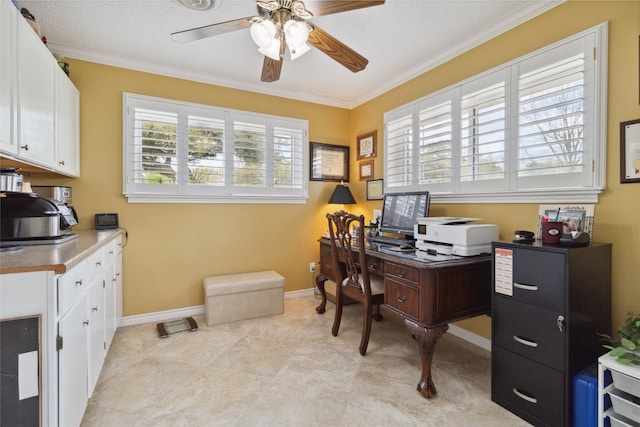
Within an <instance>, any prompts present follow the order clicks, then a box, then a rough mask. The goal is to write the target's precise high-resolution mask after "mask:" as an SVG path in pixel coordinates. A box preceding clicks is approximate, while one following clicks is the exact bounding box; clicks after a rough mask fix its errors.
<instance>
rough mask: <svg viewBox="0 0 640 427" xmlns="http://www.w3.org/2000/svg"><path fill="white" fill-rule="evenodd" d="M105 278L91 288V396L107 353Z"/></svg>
mask: <svg viewBox="0 0 640 427" xmlns="http://www.w3.org/2000/svg"><path fill="white" fill-rule="evenodd" d="M104 282H105V281H104V278H103V277H102V276H101V277H98V278H97V279H96V280H95V281H94V282H93V283H92V284H91V287H90V288H89V396H91V394H92V393H93V389H94V388H95V386H96V383H97V382H98V376H100V369H102V364H103V362H104V357H105V354H106V351H107V350H106V345H105V303H104Z"/></svg>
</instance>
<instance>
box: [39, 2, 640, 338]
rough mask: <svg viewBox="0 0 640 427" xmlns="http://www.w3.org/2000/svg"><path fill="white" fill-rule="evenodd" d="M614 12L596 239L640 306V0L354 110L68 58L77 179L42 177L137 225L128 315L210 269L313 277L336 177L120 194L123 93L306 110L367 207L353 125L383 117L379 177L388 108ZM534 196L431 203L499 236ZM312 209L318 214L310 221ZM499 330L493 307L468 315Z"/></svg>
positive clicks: (551, 25)
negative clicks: (485, 313) (495, 228)
mask: <svg viewBox="0 0 640 427" xmlns="http://www.w3.org/2000/svg"><path fill="white" fill-rule="evenodd" d="M603 21H609V23H610V27H609V29H610V32H609V102H608V111H609V119H608V150H607V186H608V188H607V190H606V191H605V192H604V193H603V195H602V196H601V198H600V203H599V204H598V205H597V206H596V219H595V230H594V238H595V240H599V241H608V242H612V243H613V301H614V302H613V309H614V324H617V323H619V322H620V321H621V319H622V317H623V315H624V313H625V312H626V311H627V310H631V309H635V310H640V292H639V289H638V278H639V277H640V267H638V264H639V261H640V248H639V245H640V219H639V218H640V184H624V185H622V184H620V183H619V159H620V148H619V123H620V122H621V121H626V120H632V119H637V118H640V107H639V104H638V103H639V100H638V95H639V88H638V34H639V33H640V2H628V1H621V2H612V1H603V2H596V1H594V2H591V1H589V2H578V1H571V2H569V3H565V4H563V5H561V6H558V7H556V8H555V9H552V10H551V11H549V12H547V13H545V14H543V15H541V16H540V17H538V18H536V19H533V20H532V21H530V22H528V23H525V24H523V25H521V26H520V27H518V28H516V29H514V30H512V31H510V32H508V33H506V34H504V35H502V36H499V37H497V38H496V39H494V40H492V41H490V42H488V43H485V44H484V45H482V46H479V47H478V48H476V49H474V50H472V51H470V52H468V53H465V54H463V55H461V56H459V57H457V58H455V59H453V60H451V61H449V62H448V63H446V64H444V65H442V66H440V67H438V68H436V69H434V70H432V71H430V72H427V73H425V74H424V75H422V76H419V77H418V78H416V79H414V80H412V81H410V82H407V83H406V84H403V85H401V86H400V87H398V88H396V89H393V90H391V91H389V92H387V93H385V94H383V95H382V96H380V97H378V98H376V99H374V100H372V101H370V102H367V103H365V104H364V105H362V106H359V107H357V108H355V109H353V110H351V111H348V110H344V109H339V108H333V107H326V106H321V105H316V104H311V103H305V102H298V101H292V100H286V99H282V98H275V97H271V96H264V95H258V94H255V93H248V92H243V91H238V90H233V89H226V88H221V87H216V86H210V85H205V84H200V83H194V82H189V81H185V80H178V79H173V78H168V77H162V76H157V75H152V74H146V73H140V72H135V71H129V70H123V69H119V68H114V67H108V66H102V65H97V64H93V63H89V62H83V61H71V79H72V80H73V81H74V83H75V84H76V86H77V87H78V89H79V90H80V93H81V161H82V176H81V178H79V179H73V180H72V179H57V180H56V179H44V178H38V177H32V182H34V183H46V184H62V185H70V186H72V187H73V199H74V204H75V205H76V207H77V208H78V210H79V213H80V221H81V222H80V226H81V228H92V227H93V214H94V213H97V212H111V211H113V212H118V213H119V214H120V221H121V225H122V226H123V227H126V228H127V230H128V232H129V244H128V245H127V247H126V248H125V252H124V253H125V255H124V277H125V284H124V314H125V315H135V314H143V313H148V312H155V311H160V310H168V309H176V308H183V307H189V306H195V305H200V304H203V294H202V286H201V281H202V278H203V277H204V276H206V275H213V274H225V273H232V272H239V271H252V270H253V271H255V270H262V269H275V270H277V271H279V272H280V273H281V274H283V275H284V276H285V279H286V288H285V290H286V291H294V290H301V289H308V288H310V287H311V286H312V282H311V275H310V274H309V273H308V264H309V262H311V261H317V259H318V254H317V243H316V238H317V236H319V235H320V234H321V233H322V232H323V230H324V228H325V223H324V218H323V215H324V213H325V212H327V211H328V210H330V209H331V208H330V207H329V206H328V205H327V204H326V201H327V200H328V198H329V196H330V194H331V191H332V190H333V188H334V186H335V183H330V182H310V188H309V193H310V198H309V201H308V203H307V204H304V205H233V204H222V205H218V204H177V205H172V204H128V203H127V201H126V199H125V198H124V196H122V92H133V93H139V94H144V95H150V96H158V97H166V98H172V99H180V100H185V101H190V102H196V103H202V104H210V105H217V106H225V107H229V108H236V109H240V110H251V111H257V112H262V113H269V114H276V115H283V116H290V117H296V118H302V119H307V120H309V128H310V135H309V136H310V138H309V139H310V140H311V141H315V142H324V143H331V144H340V145H348V144H351V147H352V150H351V153H352V162H351V184H350V187H351V189H352V191H353V192H354V195H355V197H356V199H357V200H358V201H359V202H360V203H359V205H358V207H357V208H354V209H350V210H352V211H354V212H356V213H364V214H365V215H366V216H367V217H369V216H370V214H371V211H372V209H374V208H379V207H380V202H366V200H365V199H366V197H365V186H364V183H363V182H359V181H358V176H357V174H358V170H357V161H356V160H355V137H356V135H358V134H360V133H363V132H368V131H370V130H373V129H377V130H378V157H377V158H376V159H375V177H376V178H382V170H383V163H382V162H383V158H382V139H383V134H382V129H383V122H382V120H383V117H382V116H383V113H384V112H385V111H388V110H390V109H392V108H395V107H397V106H399V105H402V104H405V103H407V102H410V101H412V100H414V99H417V98H420V97H422V96H424V95H426V94H428V93H431V92H434V91H436V90H438V89H441V88H443V87H446V86H449V85H451V84H453V83H455V82H457V81H460V80H463V79H465V78H467V77H469V76H472V75H474V74H477V73H480V72H482V71H484V70H487V69H490V68H492V67H495V66H497V65H500V64H502V63H504V62H506V61H509V60H511V59H514V58H517V57H519V56H521V55H524V54H526V53H528V52H530V51H533V50H535V49H538V48H540V47H543V46H545V45H548V44H550V43H553V42H555V41H557V40H560V39H562V38H564V37H567V36H570V35H572V34H575V33H577V32H579V31H582V30H584V29H587V28H590V27H592V26H594V25H597V24H599V23H601V22H603ZM537 210H538V205H537V204H491V205H469V204H448V205H444V204H435V205H433V206H432V211H431V215H436V216H441V215H459V216H478V217H482V218H484V219H485V221H486V222H490V223H495V224H498V225H499V227H500V230H501V232H500V237H501V238H503V239H510V238H511V236H512V234H513V231H514V230H516V229H532V230H535V227H536V217H537ZM310 219H311V220H310ZM460 325H462V326H463V327H465V328H466V329H468V330H470V331H472V332H475V333H478V334H480V335H482V336H485V337H489V336H490V330H489V320H488V319H487V318H485V317H481V318H476V319H470V320H468V321H465V322H461V323H460Z"/></svg>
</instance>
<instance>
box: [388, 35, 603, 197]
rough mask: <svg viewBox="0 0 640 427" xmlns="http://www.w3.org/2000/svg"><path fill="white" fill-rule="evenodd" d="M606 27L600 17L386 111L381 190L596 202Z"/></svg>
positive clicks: (600, 175) (600, 185)
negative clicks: (594, 24) (543, 45)
mask: <svg viewBox="0 0 640 427" xmlns="http://www.w3.org/2000/svg"><path fill="white" fill-rule="evenodd" d="M606 31H607V25H606V24H602V25H599V26H597V27H594V28H592V29H590V30H587V31H584V32H583V33H581V34H578V35H575V36H573V37H570V38H568V39H565V40H562V41H560V42H558V43H556V44H554V45H552V46H550V47H547V48H543V49H541V50H539V51H537V52H534V53H532V54H530V55H527V56H526V57H523V58H520V59H516V60H514V61H512V62H511V63H509V64H505V65H503V66H500V67H497V68H495V69H494V70H490V71H488V72H485V73H483V74H481V75H478V76H474V77H472V78H469V79H467V80H465V81H464V82H460V83H458V84H456V85H453V86H451V87H448V88H445V89H442V90H441V91H439V92H437V93H434V94H431V95H428V96H426V97H424V98H421V99H419V100H417V101H414V102H412V103H410V104H407V105H404V106H400V107H398V108H397V109H395V110H392V111H390V112H387V113H385V115H384V122H385V139H384V150H385V165H384V179H385V182H384V184H385V192H387V193H393V192H396V193H397V192H402V191H409V190H412V191H413V190H428V191H430V192H431V194H432V196H435V197H434V198H432V201H434V202H436V203H437V202H438V200H439V197H438V196H441V198H440V200H444V201H447V202H455V201H459V202H472V203H473V202H478V201H481V200H488V199H491V201H496V202H503V201H508V200H512V201H523V202H531V201H538V202H540V201H546V200H554V201H556V200H561V201H562V202H563V203H565V202H569V201H576V202H597V198H598V194H599V193H600V192H601V191H602V189H603V188H604V187H605V177H606V173H605V172H606V171H605V166H606V158H605V156H606V69H607V62H606V59H607V55H606V53H607V51H606V48H607V34H606ZM509 193H514V194H513V195H510V194H509ZM479 196H480V197H479Z"/></svg>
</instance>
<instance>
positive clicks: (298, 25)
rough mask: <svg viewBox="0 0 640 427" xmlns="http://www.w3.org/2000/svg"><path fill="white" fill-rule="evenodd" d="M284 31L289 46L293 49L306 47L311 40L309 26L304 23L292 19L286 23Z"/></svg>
mask: <svg viewBox="0 0 640 427" xmlns="http://www.w3.org/2000/svg"><path fill="white" fill-rule="evenodd" d="M283 30H284V38H285V40H286V41H287V45H288V46H290V47H291V48H292V49H297V48H300V47H302V46H304V45H305V43H307V40H308V39H309V26H308V25H307V24H305V23H304V22H300V21H294V20H293V19H291V20H289V21H287V22H285V24H284V28H283Z"/></svg>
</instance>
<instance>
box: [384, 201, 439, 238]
mask: <svg viewBox="0 0 640 427" xmlns="http://www.w3.org/2000/svg"><path fill="white" fill-rule="evenodd" d="M429 201H430V197H429V192H428V191H419V192H418V191H417V192H409V193H398V194H385V195H384V196H383V202H382V219H381V221H380V226H379V230H380V231H381V232H385V233H395V234H403V235H405V236H406V237H407V238H413V226H414V225H415V224H417V223H418V218H424V217H426V216H428V215H429Z"/></svg>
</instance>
